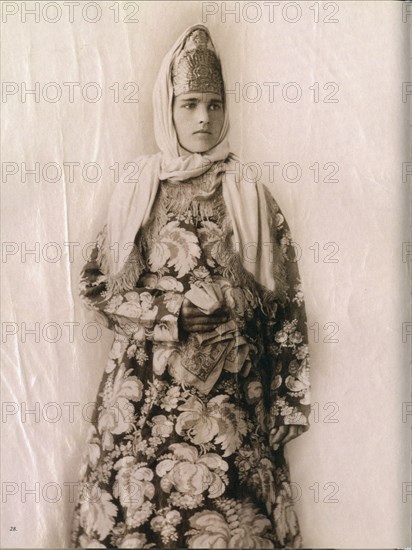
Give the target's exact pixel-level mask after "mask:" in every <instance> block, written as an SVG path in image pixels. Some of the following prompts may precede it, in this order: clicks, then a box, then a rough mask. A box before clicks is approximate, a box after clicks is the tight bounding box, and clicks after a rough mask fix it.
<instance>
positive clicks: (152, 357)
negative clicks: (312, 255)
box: [72, 181, 310, 548]
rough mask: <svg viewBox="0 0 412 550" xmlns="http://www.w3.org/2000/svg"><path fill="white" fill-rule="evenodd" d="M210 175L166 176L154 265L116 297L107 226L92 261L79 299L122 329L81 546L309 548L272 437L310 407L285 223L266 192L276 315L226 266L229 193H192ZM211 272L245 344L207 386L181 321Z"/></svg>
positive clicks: (96, 425) (107, 377)
mask: <svg viewBox="0 0 412 550" xmlns="http://www.w3.org/2000/svg"><path fill="white" fill-rule="evenodd" d="M204 185H205V184H204V182H197V181H192V182H184V183H182V184H171V183H169V182H163V183H162V186H161V188H160V192H159V195H158V197H157V199H156V204H155V208H154V215H153V217H152V218H151V221H150V222H149V224H148V225H147V227H146V228H145V231H144V232H143V234H141V235H138V237H139V238H140V239H142V242H143V244H144V247H143V248H144V249H145V250H146V255H145V257H146V259H145V261H146V265H147V269H145V271H144V273H143V274H142V275H141V277H140V279H139V281H138V283H137V285H136V288H134V289H133V290H127V291H124V292H119V293H116V294H114V295H112V296H110V297H109V296H108V295H107V292H106V280H107V279H106V276H105V274H104V273H103V271H102V266H101V264H100V262H99V261H98V258H99V251H100V249H99V247H100V246H101V236H99V237H98V239H97V243H96V247H95V249H94V250H93V251H92V253H91V255H90V259H89V261H88V263H87V264H86V265H85V267H84V269H83V272H82V277H81V295H82V297H83V299H84V301H85V303H86V305H87V306H88V307H89V308H90V309H92V310H93V311H94V312H95V313H96V314H97V315H98V317H99V319H100V320H101V322H102V323H104V324H105V325H106V326H107V327H109V328H111V329H112V330H114V333H115V338H114V341H113V346H112V349H111V351H110V354H109V358H108V361H107V366H106V369H105V373H104V376H103V378H102V381H101V384H100V387H99V390H98V397H97V404H96V407H95V410H94V413H93V418H92V424H91V427H90V434H89V436H88V445H87V450H86V453H85V456H84V460H83V463H82V468H81V472H80V480H81V493H80V496H79V500H78V502H77V505H76V508H75V513H74V519H73V529H72V544H73V545H75V546H80V547H83V548H109V547H111V548H113V547H117V548H152V547H156V548H162V547H164V548H166V547H167V548H171V547H180V548H279V547H285V548H286V547H287V548H298V547H300V544H301V537H300V532H299V526H298V521H297V518H296V515H295V512H294V510H293V501H292V495H291V488H290V480H289V471H288V466H287V463H286V461H285V458H284V454H283V449H282V447H280V448H279V449H278V450H277V451H274V450H272V449H271V447H270V445H269V431H270V430H271V429H272V428H274V427H276V426H282V425H300V426H304V427H305V429H307V427H308V416H309V412H310V402H309V354H308V346H307V332H306V319H305V310H304V302H303V295H302V291H301V286H300V280H299V275H298V271H297V266H296V262H295V261H294V257H293V247H292V246H291V238H290V234H289V230H288V227H287V225H286V222H285V220H284V218H283V216H282V215H281V213H280V211H279V208H278V206H277V204H276V202H275V201H274V199H273V198H272V197H271V196H270V194H269V193H267V200H268V201H269V202H270V208H271V211H272V213H273V216H272V222H273V234H274V238H275V239H276V241H277V243H278V244H279V250H280V251H281V254H282V258H281V261H282V263H283V264H284V266H285V272H286V277H287V289H288V295H287V296H286V299H285V300H283V301H279V303H278V304H277V305H276V307H275V308H274V309H273V308H272V311H273V314H272V315H268V314H267V312H266V313H264V310H263V308H262V307H260V306H261V305H262V295H261V294H260V292H259V289H258V288H257V287H256V286H251V287H247V286H241V285H240V284H239V281H238V280H237V278H236V273H233V270H231V271H229V270H228V269H227V264H226V259H227V254H224V253H222V242H225V239H224V232H225V227H227V224H226V225H225V223H226V221H227V215H226V211H225V208H224V203H223V198H222V193H221V189H219V191H218V192H217V193H215V195H213V197H211V198H210V199H209V200H208V201H204V203H203V204H201V203H200V202H199V203H196V201H193V200H192V198H191V197H192V193H193V190H194V189H197V188H198V187H199V186H200V187H201V186H204ZM171 197H172V198H173V197H175V198H176V200H170V198H171ZM205 203H206V204H205ZM202 208H203V210H202ZM204 281H208V282H214V283H218V284H219V285H220V287H221V289H222V293H223V296H224V299H225V302H226V304H227V305H228V307H229V308H230V311H231V316H232V321H233V322H234V326H235V327H236V330H235V331H234V334H235V336H234V339H235V340H236V341H241V342H242V347H241V348H240V347H239V348H234V350H233V349H232V348H231V349H232V351H230V350H229V352H228V353H227V356H225V357H224V358H223V359H222V360H221V365H222V366H221V369H220V371H219V373H218V376H217V378H216V381H215V382H214V384H213V386H212V387H211V389H209V391H208V393H204V392H202V391H200V390H199V388H198V387H196V385H193V384H190V383H188V382H187V378H185V376H184V369H183V367H184V365H188V364H190V361H192V362H194V363H196V362H198V363H199V361H201V360H202V358H203V362H205V361H206V359H205V357H206V356H207V355H208V354H207V353H204V354H203V355H202V346H203V345H204V344H202V343H201V342H200V341H199V340H197V339H196V337H195V336H193V335H190V336H189V335H188V334H184V333H183V332H182V331H181V330H180V328H179V312H180V307H181V304H182V301H183V297H184V294H185V292H187V291H188V290H190V289H191V288H193V287H194V286H196V285H199V284H201V283H202V282H204ZM210 349H215V348H210ZM216 349H218V347H217V346H216ZM240 349H242V350H243V352H245V353H244V356H243V357H242V361H241V362H240V363H241V364H238V365H237V364H236V359H237V358H239V353H240V352H239V351H236V350H240ZM245 350H246V351H245ZM217 360H218V359H215V357H214V356H213V358H212V359H210V361H212V362H213V361H217ZM212 367H213V365H212Z"/></svg>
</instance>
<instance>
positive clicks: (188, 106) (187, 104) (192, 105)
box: [183, 103, 196, 109]
mask: <svg viewBox="0 0 412 550" xmlns="http://www.w3.org/2000/svg"><path fill="white" fill-rule="evenodd" d="M183 107H184V109H194V107H196V103H186V104H185V105H183Z"/></svg>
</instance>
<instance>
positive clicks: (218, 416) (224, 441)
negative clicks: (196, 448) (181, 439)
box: [176, 395, 247, 457]
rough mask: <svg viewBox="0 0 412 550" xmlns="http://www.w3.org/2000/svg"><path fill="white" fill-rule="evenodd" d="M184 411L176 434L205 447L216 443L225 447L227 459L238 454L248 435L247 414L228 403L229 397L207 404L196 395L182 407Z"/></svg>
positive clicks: (181, 409) (222, 397)
mask: <svg viewBox="0 0 412 550" xmlns="http://www.w3.org/2000/svg"><path fill="white" fill-rule="evenodd" d="M178 409H179V411H183V412H182V413H181V414H180V415H179V416H178V419H177V422H176V432H177V433H178V434H179V435H183V434H186V437H187V438H188V439H189V440H190V441H191V442H192V443H193V444H195V445H204V444H206V443H209V442H210V441H212V440H214V442H215V444H221V446H222V450H223V451H224V453H223V456H224V457H226V456H229V455H231V454H232V453H234V452H235V451H236V449H237V448H238V447H239V446H240V444H241V442H242V437H243V436H244V435H246V433H247V424H246V418H245V412H244V411H243V410H242V409H240V408H239V407H236V405H234V404H233V403H228V396H227V395H217V396H216V397H212V398H211V399H210V400H209V401H207V402H206V403H205V402H203V401H202V400H201V399H199V398H198V397H196V396H191V397H189V399H188V400H187V401H186V402H185V403H183V404H182V405H180V406H179V408H178Z"/></svg>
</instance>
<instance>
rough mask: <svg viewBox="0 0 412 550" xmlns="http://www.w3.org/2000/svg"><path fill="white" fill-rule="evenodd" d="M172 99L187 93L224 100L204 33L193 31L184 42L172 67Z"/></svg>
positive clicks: (219, 75)
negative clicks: (216, 96)
mask: <svg viewBox="0 0 412 550" xmlns="http://www.w3.org/2000/svg"><path fill="white" fill-rule="evenodd" d="M172 82H173V92H174V95H175V96H178V95H180V94H187V93H189V92H211V93H215V94H220V95H221V96H222V98H223V97H224V85H223V77H222V69H221V66H220V61H219V59H218V57H217V55H216V52H215V49H214V46H213V43H212V41H211V39H210V36H209V34H208V33H207V32H206V30H203V29H195V30H194V31H193V32H192V33H191V34H190V35H189V36H188V37H187V38H186V41H185V44H184V46H183V50H182V52H181V53H180V54H179V55H178V57H177V58H176V60H175V61H174V63H173V66H172Z"/></svg>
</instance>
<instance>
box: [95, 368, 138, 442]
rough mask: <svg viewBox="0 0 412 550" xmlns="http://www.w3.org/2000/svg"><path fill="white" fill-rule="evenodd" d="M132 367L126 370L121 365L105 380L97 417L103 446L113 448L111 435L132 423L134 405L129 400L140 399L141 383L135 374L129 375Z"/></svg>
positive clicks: (131, 426)
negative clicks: (115, 372)
mask: <svg viewBox="0 0 412 550" xmlns="http://www.w3.org/2000/svg"><path fill="white" fill-rule="evenodd" d="M131 372H133V370H132V369H129V370H127V371H126V367H125V366H124V365H121V366H120V368H119V370H118V372H117V374H116V376H114V371H113V372H112V373H110V375H109V377H108V378H107V380H106V383H105V386H104V389H103V393H102V394H101V395H102V398H103V402H102V406H101V408H100V413H99V418H98V430H99V432H100V433H101V434H102V443H103V448H104V449H107V450H111V449H113V443H114V440H113V435H119V434H122V433H125V432H126V433H127V432H129V431H130V430H131V429H132V428H133V425H134V420H135V418H134V414H133V412H134V407H133V405H132V403H131V401H140V400H141V399H142V396H143V393H142V390H143V384H142V382H141V381H140V380H138V378H137V376H130V373H131Z"/></svg>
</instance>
